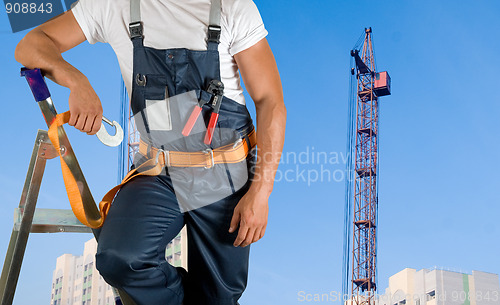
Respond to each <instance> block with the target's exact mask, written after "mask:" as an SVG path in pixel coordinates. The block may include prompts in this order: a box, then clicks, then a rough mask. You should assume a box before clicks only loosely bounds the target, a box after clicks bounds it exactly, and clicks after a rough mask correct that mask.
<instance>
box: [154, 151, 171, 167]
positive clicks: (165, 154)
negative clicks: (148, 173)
mask: <svg viewBox="0 0 500 305" xmlns="http://www.w3.org/2000/svg"><path fill="white" fill-rule="evenodd" d="M161 153H163V164H164V166H167V167H169V166H170V151H168V150H163V149H161V148H158V151H157V152H156V157H155V164H158V160H159V159H160V154H161Z"/></svg>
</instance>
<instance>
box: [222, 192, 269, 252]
mask: <svg viewBox="0 0 500 305" xmlns="http://www.w3.org/2000/svg"><path fill="white" fill-rule="evenodd" d="M268 199H269V196H268V195H266V194H264V193H263V192H256V191H252V190H249V191H248V192H247V193H246V194H245V196H243V198H241V200H240V202H239V203H238V204H237V205H236V207H235V208H234V213H233V218H232V219H231V226H230V228H229V233H233V232H234V231H235V230H236V228H237V227H238V224H239V227H240V228H239V230H238V236H237V237H236V240H235V241H234V244H233V245H234V246H235V247H238V246H241V247H246V246H248V245H249V244H251V243H254V242H256V241H258V240H259V239H261V238H262V237H263V236H264V233H265V232H266V226H267V214H268V211H269V206H268Z"/></svg>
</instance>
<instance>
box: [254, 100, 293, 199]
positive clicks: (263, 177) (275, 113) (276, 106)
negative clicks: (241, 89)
mask: <svg viewBox="0 0 500 305" xmlns="http://www.w3.org/2000/svg"><path fill="white" fill-rule="evenodd" d="M256 111H257V149H258V151H257V155H258V158H257V164H256V168H255V175H254V180H253V182H252V186H251V189H252V190H254V191H258V192H263V193H265V194H267V195H270V194H271V191H272V189H273V185H274V178H275V176H276V171H277V169H278V164H279V161H280V157H281V152H282V150H283V143H284V139H285V123H286V109H285V105H284V103H283V98H282V95H281V94H280V92H277V93H276V94H275V95H274V96H270V97H268V98H267V100H262V101H257V102H256Z"/></svg>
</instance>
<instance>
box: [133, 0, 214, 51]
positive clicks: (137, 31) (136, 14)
mask: <svg viewBox="0 0 500 305" xmlns="http://www.w3.org/2000/svg"><path fill="white" fill-rule="evenodd" d="M221 11H222V5H221V0H212V3H211V6H210V19H209V23H208V24H209V25H208V38H207V43H208V49H209V50H217V49H218V45H219V42H220V33H221V27H220V18H221ZM129 31H130V39H131V40H132V42H134V41H139V42H141V44H142V41H143V25H142V21H141V1H140V0H130V23H129Z"/></svg>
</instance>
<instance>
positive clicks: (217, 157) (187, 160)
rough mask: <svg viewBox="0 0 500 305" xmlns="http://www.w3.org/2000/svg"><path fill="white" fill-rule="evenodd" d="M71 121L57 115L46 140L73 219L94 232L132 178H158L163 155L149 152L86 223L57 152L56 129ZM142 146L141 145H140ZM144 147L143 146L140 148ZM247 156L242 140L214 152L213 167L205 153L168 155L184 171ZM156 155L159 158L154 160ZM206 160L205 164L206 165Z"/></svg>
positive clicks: (251, 136) (71, 178) (66, 114)
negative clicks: (55, 156)
mask: <svg viewBox="0 0 500 305" xmlns="http://www.w3.org/2000/svg"><path fill="white" fill-rule="evenodd" d="M69 118H70V112H69V111H67V112H64V113H61V114H58V115H57V116H56V119H55V120H54V122H52V124H51V125H50V127H49V138H50V141H51V142H52V145H53V146H54V147H55V149H56V150H57V152H58V154H59V157H60V159H61V169H62V174H63V179H64V184H65V186H66V193H67V194H68V198H69V202H70V205H71V209H72V210H73V213H74V214H75V216H76V218H77V219H78V220H79V221H80V222H81V223H82V224H84V225H86V226H88V227H90V228H93V229H97V228H100V227H101V226H102V225H103V223H104V220H105V219H106V215H107V213H108V211H109V208H110V207H111V202H112V201H113V199H114V198H115V196H116V193H118V191H119V190H120V188H121V187H122V186H123V185H124V184H125V183H127V182H128V181H130V180H131V179H132V178H135V177H137V176H157V175H159V174H161V172H162V170H163V168H164V167H165V162H164V161H165V155H164V154H165V153H163V152H161V154H158V150H156V149H155V148H153V149H152V150H151V152H154V156H153V157H151V158H150V159H148V160H147V161H146V162H144V163H143V164H141V165H140V166H139V167H138V168H135V169H133V170H131V171H129V172H128V174H127V175H126V176H125V178H123V180H122V182H121V183H120V184H119V185H117V186H115V187H114V188H112V189H111V190H110V191H109V192H107V193H106V195H104V197H103V198H102V200H101V202H100V203H99V213H100V214H101V218H100V219H98V220H95V221H93V220H90V221H89V220H87V217H86V216H85V208H84V206H83V201H82V194H81V193H80V189H79V188H78V185H77V183H76V179H75V177H74V176H73V173H72V172H71V170H70V169H69V167H68V165H67V164H66V162H65V161H64V159H63V157H62V155H61V150H60V144H59V135H58V131H57V129H58V127H59V126H62V125H64V124H66V123H68V122H69ZM248 138H249V139H250V147H252V148H253V147H254V146H255V143H256V139H255V138H256V137H255V132H253V131H252V132H251V133H250V134H249V135H248ZM141 144H143V143H142V142H141ZM143 145H145V144H143ZM247 154H248V145H247V143H246V140H245V139H243V140H242V141H241V142H240V143H239V144H238V145H236V146H233V145H228V146H224V147H220V148H217V149H214V150H213V161H214V162H213V163H212V156H211V154H210V156H209V159H207V153H206V152H192V153H185V152H169V156H168V157H170V158H172V156H174V157H173V164H175V165H172V164H170V165H172V166H185V167H200V166H205V167H212V166H213V165H214V164H218V163H223V162H224V163H236V162H240V161H242V160H244V159H245V158H246V156H247ZM157 155H158V158H156V156H157ZM207 160H208V161H207Z"/></svg>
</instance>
